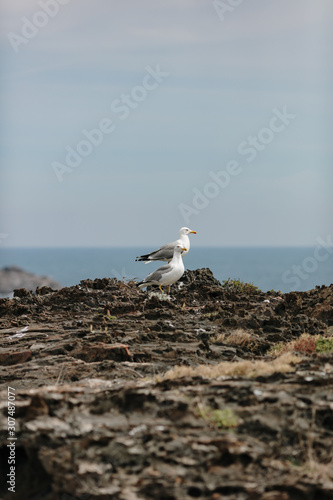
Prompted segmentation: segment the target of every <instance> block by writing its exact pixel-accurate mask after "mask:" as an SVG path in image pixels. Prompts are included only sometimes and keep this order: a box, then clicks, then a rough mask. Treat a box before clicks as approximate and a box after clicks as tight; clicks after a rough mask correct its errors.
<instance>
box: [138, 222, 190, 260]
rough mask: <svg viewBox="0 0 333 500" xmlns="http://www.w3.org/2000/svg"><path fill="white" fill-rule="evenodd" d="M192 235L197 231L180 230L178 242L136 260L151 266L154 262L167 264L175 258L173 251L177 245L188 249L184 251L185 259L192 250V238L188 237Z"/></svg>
mask: <svg viewBox="0 0 333 500" xmlns="http://www.w3.org/2000/svg"><path fill="white" fill-rule="evenodd" d="M191 233H193V234H197V232H196V231H192V229H189V228H188V227H182V228H180V230H179V239H178V240H176V241H172V242H171V243H167V244H166V245H163V246H162V247H161V248H159V249H158V250H155V251H154V252H151V253H147V254H145V255H140V256H139V257H137V258H136V259H135V260H136V261H144V263H145V264H149V262H153V261H154V260H163V261H165V262H170V261H171V259H172V257H173V251H174V249H175V247H176V246H177V245H182V246H183V247H184V248H186V251H185V250H184V251H183V257H184V255H186V254H187V253H188V251H189V249H190V238H189V237H188V235H189V234H191Z"/></svg>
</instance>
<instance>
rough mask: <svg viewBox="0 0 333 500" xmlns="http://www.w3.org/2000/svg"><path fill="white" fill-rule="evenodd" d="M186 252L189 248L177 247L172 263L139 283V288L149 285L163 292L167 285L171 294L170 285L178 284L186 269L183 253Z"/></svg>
mask: <svg viewBox="0 0 333 500" xmlns="http://www.w3.org/2000/svg"><path fill="white" fill-rule="evenodd" d="M186 250H187V248H186V247H184V246H183V245H176V246H175V248H174V251H173V257H172V259H171V261H170V263H169V264H166V265H165V266H162V267H159V268H158V269H156V271H154V272H152V273H150V274H148V276H146V278H145V279H144V280H143V281H141V282H140V283H138V286H139V288H144V287H145V286H149V285H158V286H159V289H160V290H161V291H162V292H163V290H162V288H161V287H162V286H165V285H167V286H168V287H169V293H170V285H172V284H173V283H176V281H178V280H179V279H180V278H181V277H182V276H183V274H184V271H185V268H184V263H183V259H182V252H186Z"/></svg>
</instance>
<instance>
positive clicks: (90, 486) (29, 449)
mask: <svg viewBox="0 0 333 500" xmlns="http://www.w3.org/2000/svg"><path fill="white" fill-rule="evenodd" d="M332 325H333V285H331V286H329V287H325V286H323V287H318V288H316V289H314V290H310V291H308V292H292V293H288V294H281V293H277V292H273V291H271V292H267V293H263V292H261V291H260V290H256V289H255V288H254V287H252V286H246V285H245V286H244V285H242V286H239V285H238V284H237V283H235V284H233V283H232V282H228V283H227V284H225V285H224V284H221V283H219V282H218V281H217V280H216V279H215V278H214V276H213V275H212V273H211V272H210V271H209V269H200V270H197V271H187V272H186V274H185V275H184V277H183V279H182V280H181V281H180V282H178V283H177V284H176V285H173V287H172V288H171V296H170V297H167V296H165V295H162V294H160V293H159V292H158V293H157V292H156V289H154V291H153V293H151V292H150V293H147V292H143V291H141V290H139V289H138V287H137V285H136V284H135V283H134V282H130V283H124V282H120V281H117V280H116V279H108V278H104V279H96V280H85V281H82V282H81V283H80V284H79V285H76V286H72V287H69V288H62V289H60V290H57V291H52V290H51V289H50V288H49V287H40V288H37V290H36V293H32V292H30V291H27V290H24V289H20V290H17V291H16V292H15V293H14V297H13V298H10V299H9V298H7V299H2V300H0V328H1V332H0V335H1V345H2V349H1V353H0V380H1V383H0V390H1V394H0V401H1V406H0V430H1V434H0V459H1V463H2V464H3V466H2V468H1V470H2V471H5V473H6V474H7V473H8V470H7V469H8V462H7V460H8V456H9V455H8V454H9V452H10V451H9V448H8V447H7V445H8V439H7V438H8V402H7V399H8V386H10V387H11V388H12V389H14V391H15V415H14V417H15V436H16V437H17V440H16V441H15V451H16V458H17V462H16V464H15V465H16V469H15V473H16V491H15V494H14V493H12V492H8V488H7V487H8V485H7V484H6V480H3V481H2V482H1V483H0V496H1V498H4V499H5V500H21V499H22V500H23V499H27V500H39V499H43V500H64V499H67V500H75V499H80V500H108V499H110V500H111V499H112V500H146V499H147V500H156V499H158V500H184V499H186V500H191V499H192V498H198V499H210V500H222V499H223V500H254V499H255V500H293V499H302V498H309V499H316V498H318V499H319V498H320V499H321V500H329V499H331V498H332V497H333V473H332V470H333V467H332V449H333V436H332V428H333V418H332V392H333V327H332ZM318 339H320V342H321V344H320V346H321V349H316V346H318V345H319V343H318V342H319V341H318ZM275 348H276V349H277V348H279V349H282V350H283V349H287V348H288V349H289V350H287V351H286V352H287V354H288V353H289V354H290V353H291V351H290V349H292V348H293V349H294V350H293V351H292V356H291V357H290V358H287V360H284V361H283V362H282V361H281V364H279V359H280V358H276V357H275V355H274V354H273V351H274V349H275ZM281 359H282V358H281ZM175 367H177V368H176V369H175ZM172 369H175V370H174V371H173V372H172V371H171V372H170V371H169V370H172ZM210 369H211V371H209V370H210ZM213 369H216V372H215V375H214V371H213ZM177 370H178V371H177ZM218 370H220V371H218ZM182 373H183V375H182ZM177 374H178V375H177ZM12 392H13V391H12Z"/></svg>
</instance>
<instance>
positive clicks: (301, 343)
mask: <svg viewBox="0 0 333 500" xmlns="http://www.w3.org/2000/svg"><path fill="white" fill-rule="evenodd" d="M319 338H320V335H310V334H309V333H302V335H301V336H300V337H299V338H298V339H296V340H292V341H290V342H279V343H277V344H275V345H274V346H273V347H271V348H270V350H269V351H268V354H269V355H270V356H280V355H281V354H284V353H287V352H300V353H302V354H312V353H314V352H315V351H316V345H317V342H318V339H319Z"/></svg>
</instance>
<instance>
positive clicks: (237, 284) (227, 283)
mask: <svg viewBox="0 0 333 500" xmlns="http://www.w3.org/2000/svg"><path fill="white" fill-rule="evenodd" d="M222 286H223V288H224V289H225V290H227V291H228V292H240V293H251V292H257V291H260V290H259V288H258V287H257V286H255V285H254V284H253V283H245V282H244V281H241V280H239V279H238V280H232V279H231V278H228V279H227V280H223V281H222Z"/></svg>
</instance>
